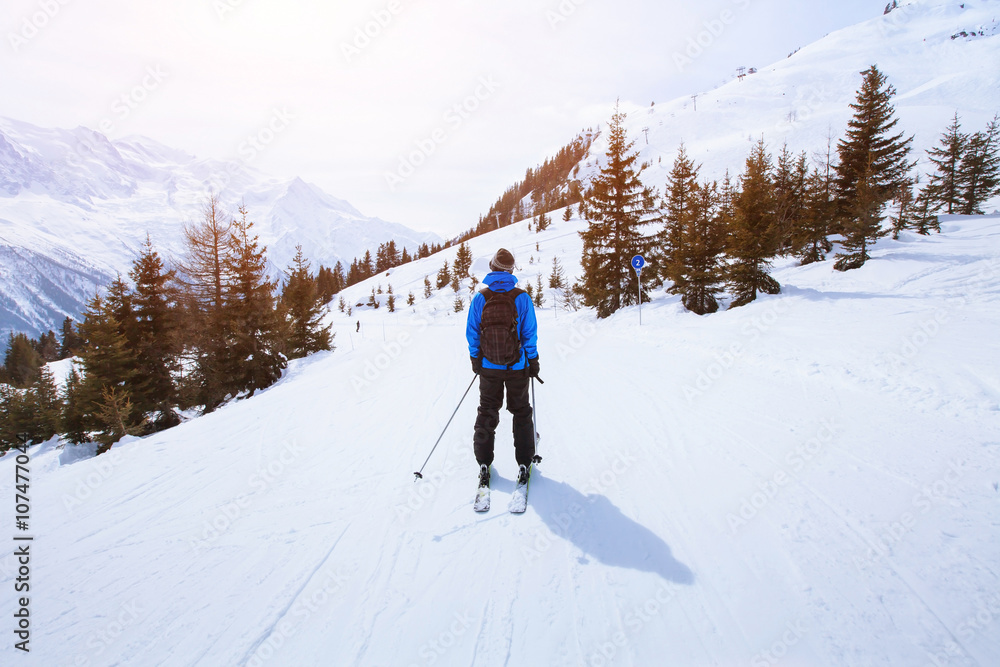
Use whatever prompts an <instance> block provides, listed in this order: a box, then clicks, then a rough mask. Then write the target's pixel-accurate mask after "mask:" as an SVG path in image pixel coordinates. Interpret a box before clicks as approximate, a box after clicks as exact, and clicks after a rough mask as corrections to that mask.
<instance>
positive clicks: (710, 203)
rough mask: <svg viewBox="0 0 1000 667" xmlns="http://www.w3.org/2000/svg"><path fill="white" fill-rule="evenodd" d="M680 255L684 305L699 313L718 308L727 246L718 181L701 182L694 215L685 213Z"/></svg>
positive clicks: (692, 206) (711, 311)
mask: <svg viewBox="0 0 1000 667" xmlns="http://www.w3.org/2000/svg"><path fill="white" fill-rule="evenodd" d="M685 218H686V220H685V226H684V229H683V233H682V237H683V240H684V245H683V250H682V252H681V253H680V255H679V261H680V264H681V281H680V283H679V284H678V285H676V286H675V287H679V288H680V289H678V290H677V292H678V293H680V294H682V295H683V296H682V298H681V303H683V304H684V307H685V308H687V309H688V310H690V311H691V312H693V313H696V314H698V315H706V314H708V313H714V312H715V311H717V310H718V309H719V302H718V299H716V296H715V295H716V294H718V293H719V292H721V291H722V287H721V283H722V279H723V268H722V253H723V252H724V251H725V248H726V235H725V229H724V227H723V224H722V219H721V216H720V213H719V191H718V186H717V185H716V184H715V183H712V184H710V185H701V186H698V187H697V189H696V191H695V193H694V198H693V199H692V201H691V215H688V216H685Z"/></svg>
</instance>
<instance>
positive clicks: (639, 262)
mask: <svg viewBox="0 0 1000 667" xmlns="http://www.w3.org/2000/svg"><path fill="white" fill-rule="evenodd" d="M644 266H646V259H645V258H644V257H643V256H642V255H636V256H635V257H633V258H632V268H633V269H635V282H636V287H637V289H638V290H639V326H640V327H641V326H642V267H644Z"/></svg>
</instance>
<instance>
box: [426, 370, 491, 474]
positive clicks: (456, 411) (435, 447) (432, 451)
mask: <svg viewBox="0 0 1000 667" xmlns="http://www.w3.org/2000/svg"><path fill="white" fill-rule="evenodd" d="M477 377H479V375H473V376H472V382H470V383H469V387H468V389H466V390H465V393H464V394H462V398H461V400H459V402H458V405H456V406H455V411H454V412H452V413H451V417H448V423H447V424H445V425H444V431H441V435H439V436H438V439H437V442H435V443H434V446H433V447H431V453H430V454H428V455H427V459H426V460H425V461H424V465H422V466H420V470H418V471H417V472H415V473H413V474H414V475H416V477H414V478H413V481H414V482H416V481H417V480H418V479H423V478H424V475H423V472H424V468H425V467H426V466H427V461H430V460H431V456H433V455H434V450H435V449H437V446H438V445H439V444H440V443H441V438H443V437H444V434H445V431H447V430H448V427H449V426H451V420H452V419H454V418H455V415H457V414H458V409H459V408H460V407H462V403H463V402H464V401H465V397H466V396H468V395H469V389H472V385H473V384H474V383H475V381H476V378H477Z"/></svg>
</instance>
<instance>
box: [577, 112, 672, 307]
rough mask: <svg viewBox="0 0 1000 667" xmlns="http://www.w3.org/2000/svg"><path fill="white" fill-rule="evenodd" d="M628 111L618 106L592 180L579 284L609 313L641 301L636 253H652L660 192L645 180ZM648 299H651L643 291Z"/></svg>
mask: <svg viewBox="0 0 1000 667" xmlns="http://www.w3.org/2000/svg"><path fill="white" fill-rule="evenodd" d="M624 121H625V114H624V113H622V112H621V111H619V110H618V107H617V105H616V107H615V113H614V115H613V116H612V118H611V126H610V129H609V130H608V152H607V165H606V166H604V167H602V168H601V172H600V174H599V175H598V176H596V177H595V178H594V179H593V181H592V182H591V187H590V190H589V191H588V192H587V195H586V207H587V214H588V226H587V229H586V230H585V231H582V232H580V236H581V238H582V239H583V257H582V259H581V265H582V268H583V276H582V278H581V280H580V282H579V283H578V284H577V285H576V286H575V288H574V289H576V290H578V292H579V293H580V294H581V296H582V297H583V302H584V304H585V305H587V306H589V307H593V308H596V310H597V316H598V317H601V318H604V317H608V316H609V315H611V314H613V313H614V312H616V311H617V310H618V309H619V308H621V307H623V306H628V305H631V304H634V303H636V301H637V300H638V298H639V297H638V296H637V290H636V289H633V287H634V282H633V281H634V280H635V278H634V272H633V270H632V266H631V258H632V257H633V256H634V255H637V254H648V249H649V247H650V239H649V238H648V237H647V236H646V235H645V234H644V233H643V230H644V228H645V227H646V226H647V225H649V224H651V223H653V222H655V221H656V213H655V208H654V198H655V193H654V192H653V190H652V189H651V188H648V187H646V186H644V185H643V184H642V182H641V181H640V180H639V175H640V174H641V173H642V171H643V169H644V165H637V164H636V162H637V161H638V158H639V153H638V151H634V152H633V151H632V148H633V146H634V145H635V142H634V141H629V140H628V138H627V137H626V133H625V126H624ZM642 299H643V300H644V301H648V300H649V299H648V297H647V296H645V295H643V296H642Z"/></svg>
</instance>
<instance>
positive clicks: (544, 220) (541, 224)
mask: <svg viewBox="0 0 1000 667" xmlns="http://www.w3.org/2000/svg"><path fill="white" fill-rule="evenodd" d="M550 222H551V220H550V219H549V217H548V216H547V215H545V211H542V212H541V213H539V214H538V222H537V224H536V226H535V232H544V231H545V230H546V229H548V228H549V223H550Z"/></svg>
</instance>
